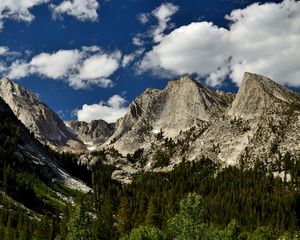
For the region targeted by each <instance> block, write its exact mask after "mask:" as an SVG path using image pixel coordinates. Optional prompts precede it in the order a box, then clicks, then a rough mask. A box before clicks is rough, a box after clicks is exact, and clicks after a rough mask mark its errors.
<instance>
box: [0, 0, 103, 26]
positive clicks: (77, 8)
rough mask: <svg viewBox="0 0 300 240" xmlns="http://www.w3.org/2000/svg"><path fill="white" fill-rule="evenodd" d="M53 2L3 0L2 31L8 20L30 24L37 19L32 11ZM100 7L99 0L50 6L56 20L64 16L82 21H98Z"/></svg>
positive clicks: (0, 9)
mask: <svg viewBox="0 0 300 240" xmlns="http://www.w3.org/2000/svg"><path fill="white" fill-rule="evenodd" d="M51 2H52V1H51V0H1V1H0V31H1V30H2V29H3V26H4V22H5V20H7V19H11V20H15V21H19V22H27V23H30V22H32V21H33V20H34V19H35V16H34V15H33V14H32V13H31V9H32V8H34V7H36V6H39V5H42V4H49V3H51ZM99 7H100V5H99V3H98V1H97V0H64V1H62V2H61V3H60V4H58V5H54V4H50V5H49V8H50V10H51V11H52V14H53V16H54V18H57V17H62V16H63V15H64V14H66V15H69V16H72V17H74V18H76V19H78V20H80V21H92V22H94V21H97V19H98V12H97V10H98V9H99Z"/></svg>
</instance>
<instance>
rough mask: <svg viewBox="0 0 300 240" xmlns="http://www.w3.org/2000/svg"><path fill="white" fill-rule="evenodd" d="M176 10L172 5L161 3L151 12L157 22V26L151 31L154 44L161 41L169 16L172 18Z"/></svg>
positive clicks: (176, 7)
mask: <svg viewBox="0 0 300 240" xmlns="http://www.w3.org/2000/svg"><path fill="white" fill-rule="evenodd" d="M178 9H179V8H178V6H176V5H174V4H172V3H163V4H161V5H160V6H159V7H158V8H156V9H155V10H154V11H153V12H152V14H153V16H154V17H156V19H157V20H158V26H156V27H155V28H154V29H153V30H152V36H153V40H154V41H155V42H160V41H161V40H162V39H163V37H164V34H163V33H164V31H165V30H166V29H167V27H168V23H169V22H170V20H171V16H173V15H174V14H175V13H176V12H177V11H178Z"/></svg>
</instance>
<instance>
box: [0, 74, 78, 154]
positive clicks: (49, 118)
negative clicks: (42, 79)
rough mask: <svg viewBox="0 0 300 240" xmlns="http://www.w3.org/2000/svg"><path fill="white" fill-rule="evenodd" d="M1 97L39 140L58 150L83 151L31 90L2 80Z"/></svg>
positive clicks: (55, 116)
mask: <svg viewBox="0 0 300 240" xmlns="http://www.w3.org/2000/svg"><path fill="white" fill-rule="evenodd" d="M0 97H1V98H2V99H3V100H4V101H5V102H6V103H7V104H8V105H9V107H10V108H11V110H12V111H13V112H14V114H15V115H16V116H17V118H18V119H19V120H20V121H21V122H22V123H23V124H24V125H25V126H26V127H27V128H28V129H29V130H30V131H31V132H33V133H34V134H35V136H36V137H37V139H39V140H40V141H41V142H42V143H46V144H48V145H50V146H51V147H53V148H55V149H57V150H75V149H76V150H82V149H83V148H84V145H83V144H82V142H81V141H80V140H78V139H77V137H76V136H75V135H74V134H72V133H71V132H70V131H69V130H68V129H67V127H66V126H65V124H64V122H63V121H62V120H61V119H60V118H59V117H58V115H57V114H56V113H55V112H54V111H52V110H51V109H50V108H49V107H48V106H47V105H46V104H44V103H42V102H41V101H40V100H39V99H38V98H37V96H36V95H35V94H34V93H33V92H32V91H31V90H29V89H26V88H24V87H22V86H21V85H19V84H17V83H14V82H12V81H10V80H9V79H7V78H2V79H1V80H0Z"/></svg>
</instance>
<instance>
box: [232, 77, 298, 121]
mask: <svg viewBox="0 0 300 240" xmlns="http://www.w3.org/2000/svg"><path fill="white" fill-rule="evenodd" d="M297 101H299V94H297V93H294V92H292V91H291V90H289V89H287V88H285V87H283V86H281V85H279V84H277V83H276V82H274V81H272V80H271V79H269V78H267V77H264V76H261V75H258V74H254V73H249V72H246V73H245V74H244V78H243V81H242V83H241V86H240V89H239V91H238V93H237V95H236V98H235V99H234V101H233V103H232V106H231V108H230V109H229V110H228V112H227V114H228V115H230V116H236V117H243V118H253V117H255V116H257V115H260V114H261V113H263V112H264V111H265V110H267V109H269V108H270V107H272V106H275V104H277V103H286V104H289V103H293V102H297Z"/></svg>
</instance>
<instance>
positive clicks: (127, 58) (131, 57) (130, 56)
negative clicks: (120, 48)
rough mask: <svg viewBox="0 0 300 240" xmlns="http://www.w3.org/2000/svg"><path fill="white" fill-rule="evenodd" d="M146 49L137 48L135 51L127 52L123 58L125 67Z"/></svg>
mask: <svg viewBox="0 0 300 240" xmlns="http://www.w3.org/2000/svg"><path fill="white" fill-rule="evenodd" d="M144 51H145V49H144V48H141V49H138V50H136V51H135V52H133V53H131V54H127V55H124V56H123V59H122V64H121V65H122V67H123V68H125V67H127V66H128V65H129V64H130V63H132V62H133V61H134V60H135V59H136V58H137V57H139V56H141V55H142V54H143V53H144Z"/></svg>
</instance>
